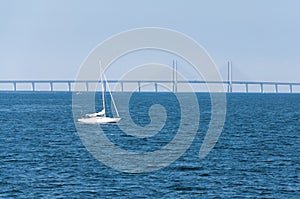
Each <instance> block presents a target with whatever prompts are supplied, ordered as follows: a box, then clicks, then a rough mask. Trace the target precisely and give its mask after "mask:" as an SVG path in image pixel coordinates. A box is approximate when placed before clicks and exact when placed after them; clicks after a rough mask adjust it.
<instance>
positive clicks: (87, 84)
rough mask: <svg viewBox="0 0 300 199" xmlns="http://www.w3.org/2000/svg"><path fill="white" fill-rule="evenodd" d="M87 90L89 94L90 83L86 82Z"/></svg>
mask: <svg viewBox="0 0 300 199" xmlns="http://www.w3.org/2000/svg"><path fill="white" fill-rule="evenodd" d="M85 89H86V91H87V92H89V83H88V82H85Z"/></svg>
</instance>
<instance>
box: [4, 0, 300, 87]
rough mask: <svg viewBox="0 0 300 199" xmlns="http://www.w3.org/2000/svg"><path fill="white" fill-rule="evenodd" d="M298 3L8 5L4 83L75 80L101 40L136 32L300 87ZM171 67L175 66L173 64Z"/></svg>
mask: <svg viewBox="0 0 300 199" xmlns="http://www.w3.org/2000/svg"><path fill="white" fill-rule="evenodd" d="M299 8H300V1H298V0H281V1H276V0H243V1H241V0H226V1H223V0H219V1H217V0H210V1H199V0H194V1H174V0H164V1H162V0H151V1H150V0H149V1H146V0H145V1H141V0H124V1H122V0H119V1H113V0H107V1H83V0H82V1H75V0H45V1H42V0H36V1H32V0H31V1H30V0H27V1H21V0H19V1H16V0H6V1H5V0H2V1H1V6H0V25H1V26H0V71H1V72H0V79H1V80H3V79H75V78H76V75H77V73H78V70H79V67H80V64H81V63H82V62H83V60H84V59H85V58H86V56H87V55H88V54H89V52H90V51H91V50H92V49H93V48H94V47H95V46H96V45H97V44H99V43H100V42H102V41H103V40H105V39H106V38H108V37H110V36H111V35H114V34H117V33H119V32H121V31H125V30H128V29H132V28H140V27H149V26H150V27H165V28H170V29H174V30H177V31H180V32H182V33H185V34H187V35H188V36H190V37H192V38H194V39H195V40H196V41H197V42H199V43H200V44H201V45H202V46H203V47H205V49H206V50H207V51H208V53H209V54H210V56H211V57H212V58H213V59H214V61H215V62H216V64H217V65H218V67H219V69H220V71H221V73H223V75H224V74H225V71H226V62H227V61H228V60H231V61H232V62H233V64H234V79H235V80H241V79H245V80H254V81H256V80H258V81H291V82H300V75H299V74H300V12H299ZM170 63H171V60H170Z"/></svg>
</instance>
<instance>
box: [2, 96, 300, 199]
mask: <svg viewBox="0 0 300 199" xmlns="http://www.w3.org/2000/svg"><path fill="white" fill-rule="evenodd" d="M99 97H100V95H99ZM197 98H198V101H199V107H200V121H199V123H197V124H188V125H196V126H197V125H199V127H198V132H197V134H196V137H195V139H194V140H193V143H192V144H191V146H190V148H189V149H188V150H187V151H186V152H185V153H184V154H183V155H182V156H181V157H180V158H179V159H177V160H176V161H175V162H173V163H171V164H170V165H168V166H166V167H163V168H161V169H159V170H156V171H152V172H147V173H141V174H134V173H124V172H120V171H118V170H115V169H113V168H110V167H108V166H106V165H105V164H103V163H102V162H100V161H98V160H97V159H96V158H95V157H94V156H93V155H91V153H89V151H88V150H87V148H86V147H85V146H84V145H83V143H82V141H81V139H80V136H79V134H78V132H77V130H76V127H75V124H74V119H73V113H72V94H71V93H68V92H2V93H0V121H1V124H0V198H244V197H245V198H300V95H299V94H234V93H231V94H228V95H227V114H226V121H225V125H224V129H223V131H222V134H221V136H220V137H219V140H218V142H217V143H216V145H215V147H214V148H213V150H212V151H211V152H210V153H209V154H208V156H206V157H205V158H204V159H200V158H199V149H200V147H201V144H202V142H203V138H204V136H205V134H206V132H207V130H208V126H209V123H210V118H211V103H210V96H209V95H208V94H200V93H199V94H197ZM169 102H170V103H169ZM174 103H175V104H176V100H175V101H174V96H173V95H171V94H168V93H136V94H134V95H133V96H132V99H131V105H130V106H132V108H131V115H132V120H133V121H134V122H135V123H136V125H140V126H145V125H147V124H148V123H149V122H150V119H149V114H148V111H149V107H150V106H152V105H153V104H160V105H161V106H163V107H165V110H166V112H167V115H168V118H170V120H168V119H167V121H166V124H165V126H164V127H163V128H162V130H161V132H159V133H158V134H157V135H155V139H157V140H159V141H157V142H156V140H155V139H138V138H135V139H132V137H131V136H128V135H127V137H124V135H122V132H119V131H120V129H118V128H117V127H118V126H117V125H113V126H104V127H99V128H103V129H104V130H105V131H107V132H108V135H110V140H111V141H112V142H115V143H116V144H117V145H118V146H120V147H123V148H124V149H126V150H141V149H139V148H142V149H143V150H145V151H151V150H157V149H159V148H161V147H163V146H164V145H166V144H167V143H168V142H169V141H170V140H171V139H172V137H174V135H175V134H176V130H174V128H175V129H176V128H178V123H176V122H175V121H178V120H172V114H175V112H176V111H174ZM96 106H97V107H98V106H101V103H100V102H99V104H96ZM119 108H120V109H121V110H120V113H122V107H119ZM172 111H173V112H172ZM136 115H138V117H137V116H136ZM173 116H174V115H173ZM121 117H122V115H121ZM172 121H174V123H172ZM86 128H89V127H88V126H87V127H86ZM148 140H149V143H147V141H148ZM118 142H120V143H118Z"/></svg>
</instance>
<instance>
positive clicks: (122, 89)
mask: <svg viewBox="0 0 300 199" xmlns="http://www.w3.org/2000/svg"><path fill="white" fill-rule="evenodd" d="M121 91H122V92H124V85H123V82H121Z"/></svg>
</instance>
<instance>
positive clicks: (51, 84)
mask: <svg viewBox="0 0 300 199" xmlns="http://www.w3.org/2000/svg"><path fill="white" fill-rule="evenodd" d="M50 91H51V92H53V82H50Z"/></svg>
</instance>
